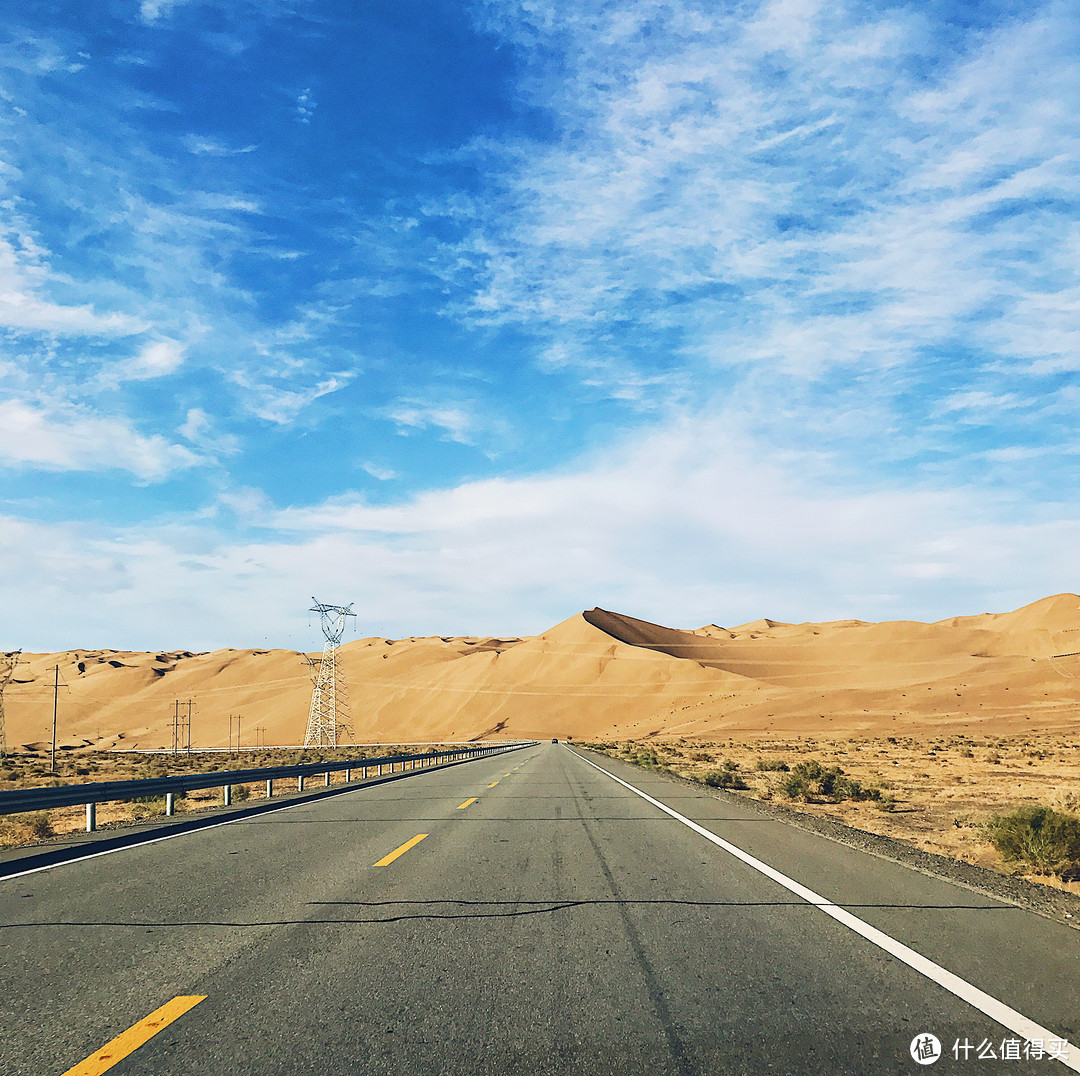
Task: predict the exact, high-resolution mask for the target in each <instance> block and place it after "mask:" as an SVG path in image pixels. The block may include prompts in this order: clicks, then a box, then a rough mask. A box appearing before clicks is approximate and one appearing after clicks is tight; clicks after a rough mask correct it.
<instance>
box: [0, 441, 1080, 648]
mask: <svg viewBox="0 0 1080 1076" xmlns="http://www.w3.org/2000/svg"><path fill="white" fill-rule="evenodd" d="M218 504H219V505H220V506H221V507H227V508H229V509H230V510H231V512H233V513H236V514H237V515H239V516H240V517H241V518H242V519H243V521H244V522H245V523H248V524H252V525H254V526H257V527H258V533H259V534H260V535H264V536H265V537H264V538H261V539H260V540H257V541H253V540H250V539H247V538H244V537H239V536H236V535H234V534H230V533H229V532H227V531H225V530H223V529H221V526H222V523H221V521H220V520H219V519H218V518H217V517H209V516H208V517H207V518H205V519H202V520H199V521H193V522H192V523H191V524H190V525H186V526H176V525H170V526H165V525H161V526H145V525H144V526H140V527H139V528H137V529H132V530H130V531H127V530H124V529H119V530H113V531H110V532H109V533H108V534H101V533H95V532H94V531H93V529H92V528H88V527H80V526H78V525H63V526H45V525H37V524H33V525H31V524H26V523H19V522H18V521H14V522H13V524H12V526H11V527H8V528H3V527H0V544H4V543H6V549H5V550H4V556H5V563H6V564H8V565H9V566H10V570H9V571H7V572H5V573H4V574H3V576H2V577H0V604H2V605H3V606H4V608H5V609H8V610H9V620H10V622H11V623H19V624H20V625H22V629H23V631H24V632H25V636H26V637H25V638H22V639H19V640H17V641H13V643H12V645H17V644H18V643H23V644H24V645H31V644H32V640H33V639H34V638H39V639H41V640H45V639H48V640H49V646H59V645H68V646H74V645H81V646H86V645H110V646H133V647H139V648H143V647H152V646H157V645H162V646H164V645H166V644H167V645H170V646H178V645H183V646H197V647H200V648H202V647H211V646H224V645H229V646H244V645H252V644H260V643H262V641H263V640H264V639H269V641H270V642H272V643H276V644H278V645H297V646H298V647H302V646H305V645H307V644H306V643H305V642H304V641H303V640H300V639H296V638H295V636H294V635H292V634H291V633H293V632H295V631H296V630H297V628H298V627H299V625H300V622H301V619H302V617H303V611H304V610H305V609H306V604H304V603H305V601H306V596H307V595H309V594H310V593H318V594H323V593H326V594H328V595H334V596H336V597H335V598H334V600H339V599H340V600H341V601H356V602H358V603H359V604H360V605H361V606H362V608H363V610H364V614H363V618H362V621H361V624H360V626H359V628H360V631H361V633H362V634H365V633H368V632H371V633H372V634H375V633H385V634H388V635H392V636H399V637H400V636H402V635H413V634H433V633H441V634H446V633H448V632H458V631H462V632H466V631H468V632H477V633H490V632H508V633H524V632H535V631H540V630H542V629H544V628H546V627H548V626H550V625H551V624H553V623H555V622H556V621H557V620H560V619H562V618H563V617H565V616H568V615H570V614H572V613H574V612H576V611H578V610H579V609H582V608H588V607H591V606H592V605H594V604H599V605H602V606H606V607H608V608H616V609H619V610H620V611H623V612H627V613H630V614H631V615H635V616H640V617H644V618H646V619H652V620H657V621H659V622H661V623H671V624H674V625H676V626H684V627H693V626H696V625H697V624H699V623H706V622H718V623H728V624H730V623H737V622H741V621H745V620H750V619H754V618H756V617H758V616H762V615H767V616H773V617H776V618H778V619H783V620H805V619H815V620H821V619H831V618H841V617H849V616H855V617H860V618H863V619H881V618H886V617H902V618H908V617H910V618H915V619H925V620H932V619H936V618H939V617H944V616H949V615H956V614H958V613H969V612H970V613H974V612H981V611H983V610H984V609H996V610H1004V609H1009V608H1013V607H1016V606H1019V605H1021V604H1023V603H1025V602H1027V601H1031V600H1034V599H1036V598H1038V597H1042V596H1044V595H1046V594H1049V593H1056V592H1059V591H1061V590H1064V589H1067V588H1068V582H1067V581H1068V580H1070V579H1071V578H1072V565H1073V561H1074V559H1075V548H1076V543H1077V541H1078V539H1080V520H1078V519H1076V518H1074V517H1073V516H1070V515H1068V514H1067V513H1066V514H1061V513H1060V512H1058V513H1057V514H1055V513H1054V512H1050V511H1046V512H1043V513H1041V514H1039V515H1037V516H1035V517H1033V518H1028V519H1025V520H1024V521H1023V522H1016V521H1015V519H1014V517H1013V514H1012V509H1013V507H1014V505H1012V503H1011V502H1010V499H1009V497H1008V495H1003V496H1001V497H1000V499H997V498H995V497H994V496H991V495H988V494H985V493H980V492H978V491H976V490H973V489H966V490H952V491H934V490H928V489H920V488H916V487H911V486H897V487H895V488H892V489H886V490H860V489H848V490H846V491H841V490H838V489H837V488H835V487H834V486H832V485H831V484H830V483H829V482H827V481H813V482H809V481H807V479H806V476H805V473H804V468H803V466H802V461H801V460H799V459H798V458H794V457H789V458H787V459H785V460H779V459H777V458H775V457H774V456H772V455H770V453H769V451H768V450H766V449H763V446H761V445H759V444H756V443H754V442H753V441H752V440H750V439H748V438H747V437H746V436H744V435H743V434H741V433H738V432H735V431H733V432H731V433H729V434H726V435H720V434H715V433H714V434H711V435H705V436H703V434H702V429H701V426H700V424H698V423H693V422H689V421H688V422H686V423H684V424H681V425H678V426H676V427H672V428H669V429H666V430H656V431H654V432H653V433H652V434H651V435H649V436H647V437H644V438H641V439H638V440H637V441H635V442H630V443H627V444H624V445H623V446H622V447H621V448H619V449H617V450H616V451H615V452H613V453H609V454H608V455H607V456H606V457H604V458H603V459H595V460H593V461H592V462H591V463H590V464H583V465H580V466H578V467H577V468H575V469H574V470H572V471H566V472H563V473H552V474H547V475H539V476H534V477H530V478H520V479H497V480H491V481H482V482H470V483H466V484H464V485H461V486H459V487H457V488H454V489H447V490H442V491H437V492H432V493H429V494H423V495H419V496H415V497H413V498H410V499H407V500H404V501H402V502H401V503H399V504H397V505H394V506H386V507H374V506H368V505H365V504H364V503H363V502H361V501H358V500H356V499H355V498H353V499H347V498H346V499H336V500H333V501H329V502H327V503H326V504H324V505H321V506H318V507H316V508H311V509H293V510H287V511H278V512H275V511H274V510H273V509H272V507H271V506H269V505H267V503H266V501H265V498H264V496H263V495H262V494H261V492H259V491H257V490H256V491H252V490H237V491H233V492H231V493H230V494H228V495H224V496H222V497H220V498H219V501H218ZM25 578H35V579H40V580H42V585H41V587H40V588H35V591H34V593H33V595H30V594H28V593H27V591H26V590H25V587H22V586H21V585H19V583H18V582H17V581H18V580H20V579H25ZM58 603H59V604H62V605H63V607H64V608H66V609H68V610H69V613H70V616H69V618H68V622H69V623H70V624H71V625H72V628H71V631H72V635H71V636H70V637H63V638H62V639H60V638H58V636H57V635H56V629H55V625H54V624H52V623H51V622H47V618H46V617H45V616H43V615H42V614H41V613H40V610H42V609H48V608H50V607H52V606H54V605H56V604H58ZM290 603H292V604H290ZM163 607H168V608H169V609H170V617H169V621H168V629H167V630H168V638H167V639H166V638H165V637H164V636H163V635H162V634H161V633H162V631H163V628H162V626H161V625H157V622H156V621H155V620H154V618H152V617H148V616H147V613H148V611H149V610H152V609H155V608H163ZM155 625H156V626H155Z"/></svg>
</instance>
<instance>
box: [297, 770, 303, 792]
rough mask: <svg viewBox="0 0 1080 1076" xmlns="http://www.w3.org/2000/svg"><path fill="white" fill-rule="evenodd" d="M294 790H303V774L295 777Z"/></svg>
mask: <svg viewBox="0 0 1080 1076" xmlns="http://www.w3.org/2000/svg"><path fill="white" fill-rule="evenodd" d="M296 791H297V792H303V791H304V775H303V774H300V776H299V777H297V779H296Z"/></svg>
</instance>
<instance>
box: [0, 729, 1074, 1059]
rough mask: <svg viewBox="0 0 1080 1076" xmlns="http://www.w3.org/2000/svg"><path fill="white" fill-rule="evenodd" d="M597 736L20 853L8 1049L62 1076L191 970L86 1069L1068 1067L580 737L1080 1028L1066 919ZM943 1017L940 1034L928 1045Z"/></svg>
mask: <svg viewBox="0 0 1080 1076" xmlns="http://www.w3.org/2000/svg"><path fill="white" fill-rule="evenodd" d="M582 754H583V755H585V757H582V756H581V755H579V754H578V753H576V752H575V751H574V750H572V749H570V748H568V747H566V746H564V745H562V744H559V745H555V744H542V745H539V746H536V747H530V748H527V749H524V750H521V751H516V752H511V753H508V754H504V755H502V756H499V757H496V758H489V759H481V760H478V761H474V762H470V763H468V764H466V765H461V766H455V767H451V768H446V769H440V770H434V771H427V772H423V773H418V774H417V775H415V776H411V777H409V778H408V779H406V780H401V781H395V782H392V783H385V784H380V785H375V786H372V787H366V788H362V789H359V790H357V791H355V792H349V793H346V794H344V795H340V796H336V797H333V798H329V799H323V800H320V801H317V802H311V803H305V804H300V805H298V806H295V807H292V808H290V809H287V810H283V811H279V812H276V813H271V814H265V815H262V816H258V817H254V818H248V819H242V820H239V821H236V822H233V823H230V824H229V825H224V826H220V827H217V828H214V829H208V830H204V831H201V832H195V833H190V834H185V835H182V836H179V837H176V838H174V839H171V840H166V841H162V842H159V843H155V844H149V845H144V846H142V847H136V848H127V849H123V850H121V851H118V852H115V853H113V854H108V855H104V856H100V857H98V858H95V859H87V860H83V861H80V862H74V863H67V864H62V865H58V866H56V867H53V868H51V869H48V870H45V871H41V872H38V873H35V874H30V875H27V876H24V877H13V878H8V879H5V880H2V881H0V1009H2V1020H0V1028H2V1036H3V1037H2V1040H0V1072H2V1073H3V1074H4V1076H30V1074H33V1076H60V1074H62V1073H65V1072H67V1071H68V1070H69V1069H70V1068H72V1067H74V1066H76V1065H77V1064H78V1063H80V1062H82V1061H83V1060H84V1059H86V1058H88V1057H90V1056H91V1055H93V1054H94V1053H95V1051H97V1050H99V1048H101V1047H103V1046H104V1045H105V1044H106V1043H108V1042H109V1041H110V1040H112V1039H113V1038H114V1037H115V1036H117V1035H119V1034H120V1033H121V1032H124V1031H125V1029H128V1028H130V1027H132V1026H133V1025H136V1024H137V1023H138V1022H139V1021H142V1020H143V1019H144V1018H145V1017H147V1016H148V1014H150V1013H151V1012H152V1011H154V1010H156V1009H157V1008H158V1007H159V1006H161V1005H163V1004H165V1003H167V1002H169V1001H170V1000H171V999H173V998H176V997H184V996H192V997H203V996H205V1000H203V1001H200V1002H198V1003H197V1004H194V1007H192V1008H190V1010H189V1011H187V1012H186V1013H184V1014H183V1015H181V1016H179V1017H178V1018H177V1019H175V1021H174V1022H172V1023H169V1024H168V1026H166V1027H164V1028H163V1030H161V1031H160V1032H159V1033H157V1034H156V1035H153V1036H152V1037H150V1038H149V1039H148V1041H146V1042H145V1044H144V1045H142V1046H140V1047H139V1048H138V1049H135V1050H134V1052H132V1053H130V1054H129V1055H128V1056H127V1057H126V1058H125V1059H123V1060H120V1061H119V1062H118V1063H116V1064H115V1065H114V1066H113V1067H109V1063H108V1062H101V1063H99V1064H98V1065H97V1067H93V1066H90V1067H89V1068H85V1069H84V1070H83V1071H86V1072H90V1071H93V1072H95V1073H96V1072H104V1071H108V1072H109V1073H111V1074H115V1076H128V1074H145V1076H151V1074H152V1076H179V1074H194V1073H199V1074H203V1073H208V1072H213V1073H222V1074H231V1073H258V1074H260V1076H269V1074H278V1073H280V1074H300V1073H313V1074H318V1076H338V1074H340V1076H346V1074H348V1076H354V1074H365V1076H366V1074H383V1073H386V1074H394V1076H396V1074H414V1073H415V1074H417V1076H421V1074H422V1076H432V1074H440V1076H441V1074H451V1076H456V1074H466V1073H477V1074H481V1073H482V1074H484V1076H491V1074H496V1076H498V1074H502V1073H515V1074H519V1073H520V1074H523V1076H531V1074H537V1076H540V1074H560V1076H561V1074H571V1073H573V1074H574V1076H579V1074H583V1076H592V1074H597V1076H602V1074H608V1073H610V1074H627V1076H630V1074H633V1076H652V1074H672V1076H686V1074H690V1073H694V1074H698V1073H700V1074H710V1076H728V1074H736V1073H754V1074H757V1073H789V1074H792V1076H811V1074H817V1073H821V1074H826V1073H827V1074H830V1076H839V1074H843V1073H856V1074H875V1076H876V1074H879V1073H894V1072H906V1073H910V1072H922V1071H931V1072H970V1073H986V1074H987V1076H990V1074H996V1073H1014V1072H1015V1073H1029V1072H1040V1073H1044V1072H1049V1073H1054V1072H1061V1073H1066V1072H1068V1071H1070V1069H1069V1068H1068V1067H1066V1066H1065V1065H1064V1064H1062V1063H1061V1062H1060V1061H1058V1060H1053V1059H1049V1058H1046V1057H1044V1058H1043V1059H1042V1060H1031V1059H1024V1057H1023V1056H1022V1055H1021V1057H1020V1058H1019V1059H1001V1057H1000V1056H997V1057H996V1059H993V1060H992V1059H990V1058H989V1057H988V1056H984V1057H983V1058H981V1059H980V1058H979V1056H978V1053H979V1052H980V1050H981V1052H982V1053H983V1054H984V1055H986V1054H987V1052H988V1051H987V1046H989V1048H990V1050H992V1052H993V1053H994V1054H995V1055H1000V1054H1001V1053H1002V1049H1003V1043H1002V1040H1003V1039H1004V1040H1013V1041H1016V1043H1017V1047H1018V1046H1019V1038H1018V1037H1017V1036H1016V1035H1015V1034H1013V1033H1012V1032H1010V1031H1008V1030H1007V1029H1006V1028H1004V1027H1003V1026H1002V1025H1001V1024H999V1023H998V1022H996V1021H995V1020H994V1019H991V1018H990V1017H989V1016H987V1015H985V1014H984V1012H981V1011H979V1009H978V1008H976V1007H974V1006H973V1005H971V1004H969V1003H968V1002H967V1001H965V1000H962V999H961V998H959V997H957V996H956V995H955V993H953V992H950V990H948V989H946V988H945V987H944V986H942V985H940V984H939V983H938V982H935V981H932V979H930V978H928V977H927V976H926V975H924V974H922V973H920V972H919V971H917V970H915V969H914V968H912V967H910V966H909V965H908V964H906V963H904V962H903V960H901V959H898V958H897V957H896V956H894V955H891V954H890V953H889V952H887V951H885V949H883V948H882V947H881V945H879V944H875V942H874V941H872V940H868V938H866V937H864V936H862V935H861V934H859V933H857V932H856V930H854V929H851V927H850V926H849V925H847V924H845V923H843V922H838V921H837V919H836V918H834V917H832V916H830V915H828V914H826V913H825V911H823V910H822V908H819V907H815V906H814V905H813V904H812V903H808V902H807V900H806V899H803V897H800V896H798V895H796V893H793V892H792V890H791V888H789V887H786V886H785V885H784V884H782V883H781V882H780V881H777V880H775V879H774V878H771V877H768V876H766V874H763V873H762V871H761V870H760V869H759V868H757V867H755V866H754V865H752V864H750V863H747V862H744V861H743V860H741V859H739V858H737V856H736V855H734V854H732V853H731V852H730V851H729V850H726V849H724V848H722V847H717V846H716V845H715V844H713V843H710V841H709V840H707V839H706V838H705V837H703V836H702V835H701V834H700V833H697V832H695V831H694V830H693V829H691V828H689V827H688V826H687V825H685V824H684V823H683V822H681V821H679V820H678V819H676V818H673V817H671V816H670V815H668V814H665V813H664V812H663V811H662V810H661V809H660V808H659V807H657V806H656V805H654V804H652V803H650V802H648V801H647V800H645V799H643V798H642V797H640V796H638V795H636V794H635V793H634V792H633V791H631V790H630V789H627V788H625V787H624V786H622V785H620V784H619V783H618V782H616V781H615V780H613V779H612V777H610V776H608V775H606V774H605V773H603V772H601V771H600V770H598V769H596V768H594V767H593V766H591V765H589V762H588V761H587V760H586V759H587V758H591V759H592V760H593V761H594V762H596V763H597V764H598V765H600V766H602V767H603V768H604V769H606V770H609V771H610V772H611V773H612V774H615V775H616V776H618V777H620V778H622V779H623V780H625V781H627V782H629V783H630V784H632V785H634V786H635V787H637V788H638V789H641V790H642V791H644V792H646V793H648V794H649V795H651V796H653V797H655V798H656V799H657V800H659V801H661V802H662V803H664V804H667V805H668V806H669V807H671V808H673V809H674V810H675V811H677V812H681V814H682V815H684V816H686V817H688V818H689V819H692V820H693V821H695V822H697V823H698V824H700V825H701V826H703V827H704V828H705V829H706V830H707V831H709V832H710V833H714V834H716V835H718V836H719V837H720V838H722V839H724V840H726V841H728V842H730V843H731V845H733V846H735V847H737V848H738V849H741V850H743V851H744V852H745V853H748V854H749V855H750V856H752V857H756V859H757V860H760V861H762V862H764V863H765V864H768V866H769V867H771V868H773V869H774V870H775V871H777V872H780V875H782V876H784V877H786V878H789V879H793V880H794V882H797V883H801V884H802V885H803V886H806V887H809V889H811V890H813V891H814V892H815V893H816V894H819V895H820V896H821V897H824V898H825V900H827V901H830V902H834V903H835V904H837V905H840V906H841V907H842V908H843V909H846V911H847V912H849V913H852V914H853V915H854V916H856V917H857V919H858V921H859V922H861V923H865V924H867V925H868V926H869V927H870V928H876V930H878V931H881V932H884V934H885V935H886V936H887V937H888V938H889V939H894V940H895V941H896V942H899V943H901V944H902V945H904V946H909V947H911V949H913V950H915V951H916V952H918V953H920V954H922V956H924V957H927V958H929V959H930V960H932V961H934V962H935V964H936V965H937V966H939V967H941V968H943V969H946V970H947V971H948V972H951V973H953V974H954V975H956V976H960V977H961V978H962V979H963V980H964V981H965V982H966V983H968V984H972V985H973V986H974V987H976V988H978V989H979V990H981V991H985V992H986V993H987V994H989V995H991V996H992V997H993V998H995V999H997V1001H999V1002H1002V1003H1004V1004H1005V1005H1008V1006H1011V1007H1012V1008H1013V1009H1015V1010H1017V1011H1018V1012H1019V1013H1021V1014H1023V1016H1025V1017H1027V1018H1029V1019H1031V1020H1033V1021H1035V1022H1036V1023H1038V1024H1040V1025H1042V1026H1043V1027H1045V1028H1046V1029H1048V1030H1050V1031H1051V1032H1052V1033H1053V1034H1054V1035H1055V1036H1058V1037H1060V1038H1062V1039H1064V1038H1068V1039H1070V1040H1072V1041H1073V1042H1080V989H1078V987H1080V934H1078V933H1077V932H1076V931H1074V930H1072V929H1071V928H1069V927H1068V926H1065V925H1063V924H1058V923H1055V922H1052V921H1051V920H1049V919H1046V918H1043V917H1041V916H1039V915H1036V914H1034V913H1031V912H1028V911H1024V910H1021V909H1018V908H1015V907H1012V906H1011V905H1007V904H1002V903H999V902H997V901H995V900H992V899H990V898H988V897H985V896H982V895H980V894H978V893H975V892H972V891H970V890H968V889H965V888H962V887H960V886H957V885H955V884H953V883H949V882H945V881H942V880H940V879H936V878H931V877H928V876H925V875H923V874H920V873H917V872H915V871H912V870H910V869H908V868H906V867H903V866H900V865H897V864H894V863H891V862H888V861H885V860H881V859H879V858H876V857H874V856H871V855H868V854H867V853H864V852H860V851H857V850H855V849H852V848H849V847H846V846H843V845H839V844H836V843H834V842H832V841H829V840H827V839H825V838H823V837H818V836H815V835H812V834H809V833H807V832H805V831H802V830H799V829H795V828H793V827H791V826H789V825H786V824H785V823H783V822H779V821H775V820H772V819H770V818H767V817H765V816H763V815H761V814H759V813H757V812H756V811H754V810H753V809H752V808H750V807H747V806H744V805H742V804H740V803H739V802H738V801H737V800H736V799H734V798H733V797H724V798H718V797H715V796H712V795H709V794H706V793H704V792H700V793H699V792H696V791H694V790H692V789H688V788H686V787H684V786H682V785H681V784H676V783H673V782H670V781H668V780H665V779H664V778H661V777H658V776H655V775H652V774H649V773H646V772H642V771H641V770H639V769H636V768H634V767H631V766H628V765H626V764H623V763H619V762H616V761H613V760H610V759H605V758H603V757H602V756H590V755H588V753H582ZM474 797H475V799H474ZM468 801H472V802H468ZM466 803H467V805H466V806H463V804H466ZM420 834H426V835H427V836H426V837H424V838H423V839H422V840H420V841H418V842H416V843H414V844H413V845H412V846H411V847H409V848H408V850H406V851H404V852H402V853H401V854H400V855H398V856H397V857H396V858H393V859H392V860H391V861H389V862H387V858H388V857H389V856H390V854H392V853H393V852H394V851H395V850H397V849H400V848H401V847H402V846H403V845H406V844H408V843H409V842H410V841H412V840H413V839H414V838H416V837H418V836H419V835H420ZM379 862H384V863H385V865H383V866H376V864H377V863H379ZM841 914H843V913H841ZM871 933H873V932H872V931H871ZM924 1032H929V1033H932V1034H934V1035H936V1036H937V1038H938V1039H939V1040H940V1041H941V1043H942V1046H943V1056H942V1057H941V1059H940V1060H938V1061H937V1062H936V1063H935V1064H934V1065H933V1066H927V1067H925V1068H924V1067H922V1066H920V1065H919V1064H917V1063H916V1062H915V1061H914V1060H913V1059H912V1057H911V1055H910V1052H909V1048H910V1044H911V1042H912V1039H913V1038H915V1037H916V1036H918V1035H920V1034H921V1033H924ZM957 1042H959V1044H960V1049H959V1053H960V1054H961V1056H960V1058H956V1057H954V1056H953V1047H954V1044H956V1043H957ZM965 1043H967V1044H968V1045H969V1050H968V1056H967V1058H966V1060H965V1059H964V1057H963V1053H964V1050H963V1045H964V1044H965ZM1055 1045H1056V1046H1057V1047H1058V1048H1059V1049H1060V1044H1054V1043H1050V1042H1046V1043H1044V1049H1050V1048H1053V1047H1054V1046H1055ZM1006 1049H1007V1050H1009V1051H1010V1052H1011V1050H1012V1049H1013V1047H1012V1046H1011V1045H1009V1046H1006ZM1078 1050H1080V1048H1077V1047H1074V1048H1073V1050H1072V1054H1071V1057H1072V1062H1073V1064H1074V1065H1076V1066H1077V1067H1078V1068H1080V1056H1077V1053H1078ZM103 1065H104V1066H105V1067H102V1066H103Z"/></svg>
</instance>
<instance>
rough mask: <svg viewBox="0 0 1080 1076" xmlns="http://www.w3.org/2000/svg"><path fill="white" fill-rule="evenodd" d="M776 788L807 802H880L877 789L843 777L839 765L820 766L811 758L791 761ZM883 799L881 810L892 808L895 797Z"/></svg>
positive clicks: (879, 791) (791, 796) (789, 796)
mask: <svg viewBox="0 0 1080 1076" xmlns="http://www.w3.org/2000/svg"><path fill="white" fill-rule="evenodd" d="M779 789H780V791H781V792H782V793H783V794H784V795H785V796H787V797H788V799H793V800H794V799H801V800H805V801H806V802H808V803H809V802H811V801H814V800H828V801H830V802H832V803H840V802H841V800H856V801H862V800H876V801H877V802H878V804H879V805H882V804H883V795H882V791H881V789H880V788H865V787H864V786H863V785H861V784H860V783H859V782H858V781H856V780H855V779H854V778H853V777H847V776H846V775H845V774H844V771H843V770H842V769H840V767H839V766H822V765H821V763H820V762H817V761H815V760H814V759H809V760H808V761H806V762H797V763H795V767H794V769H792V770H791V772H790V773H788V775H787V776H786V777H784V778H783V779H782V780H781V781H780V784H779ZM884 798H885V799H888V800H889V801H890V804H889V806H887V807H885V809H886V810H892V808H893V806H895V804H896V801H895V799H892V797H884Z"/></svg>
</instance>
